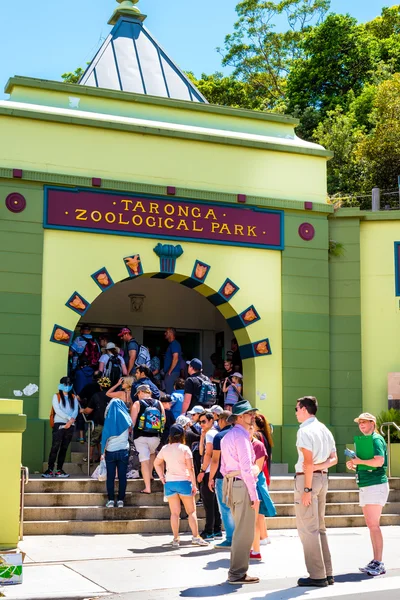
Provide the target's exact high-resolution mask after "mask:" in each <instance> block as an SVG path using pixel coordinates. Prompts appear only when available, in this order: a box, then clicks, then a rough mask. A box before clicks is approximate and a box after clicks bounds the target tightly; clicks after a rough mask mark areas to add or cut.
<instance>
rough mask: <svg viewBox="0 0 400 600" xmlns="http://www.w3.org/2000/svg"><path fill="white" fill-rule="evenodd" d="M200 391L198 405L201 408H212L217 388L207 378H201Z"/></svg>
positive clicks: (215, 399)
mask: <svg viewBox="0 0 400 600" xmlns="http://www.w3.org/2000/svg"><path fill="white" fill-rule="evenodd" d="M200 379H201V382H202V384H201V390H200V394H199V404H201V405H202V406H213V404H215V403H216V401H217V386H216V385H215V384H214V383H212V382H211V381H210V380H209V379H208V377H205V376H204V377H201V378H200Z"/></svg>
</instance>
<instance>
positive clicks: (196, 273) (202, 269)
mask: <svg viewBox="0 0 400 600" xmlns="http://www.w3.org/2000/svg"><path fill="white" fill-rule="evenodd" d="M210 269H211V267H210V265H207V263H205V262H203V261H201V260H196V262H195V263H194V267H193V272H192V278H193V279H195V280H196V281H200V282H201V283H204V281H205V280H206V279H207V277H208V274H209V272H210Z"/></svg>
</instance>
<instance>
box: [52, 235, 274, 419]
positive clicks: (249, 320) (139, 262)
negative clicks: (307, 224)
mask: <svg viewBox="0 0 400 600" xmlns="http://www.w3.org/2000/svg"><path fill="white" fill-rule="evenodd" d="M44 261H45V263H46V264H45V267H46V268H44V273H45V276H44V280H43V303H44V306H43V311H42V314H43V321H42V347H41V357H42V364H41V399H40V416H41V418H47V416H48V412H49V404H50V399H51V394H52V391H53V390H54V387H55V385H56V383H57V381H58V379H59V378H60V377H61V376H62V374H63V373H64V372H65V364H66V359H67V354H68V346H69V344H70V342H71V339H72V335H73V330H74V329H75V326H76V323H77V313H78V314H79V318H80V319H82V320H83V321H84V322H87V320H88V319H87V315H90V312H89V311H92V314H95V308H96V298H98V297H99V296H100V297H101V298H106V296H107V294H108V293H111V294H116V291H115V290H118V288H119V289H121V290H122V289H126V291H127V292H128V294H126V295H125V293H124V294H123V295H124V296H125V299H126V302H128V298H127V297H126V296H129V293H132V294H133V293H134V291H133V290H135V288H136V289H138V290H139V289H140V281H141V280H143V281H144V280H146V278H149V279H156V280H158V281H159V282H160V287H159V293H162V291H161V290H162V284H163V283H165V285H166V286H169V287H171V283H175V284H179V285H180V286H181V288H187V289H186V290H185V291H186V292H189V295H187V299H188V302H189V296H190V297H191V298H194V297H195V295H194V294H195V293H197V294H200V295H201V296H202V297H203V299H204V298H205V299H206V300H207V302H208V303H210V304H211V305H213V306H214V307H215V308H216V309H217V310H218V311H219V313H220V314H221V316H222V317H223V319H224V321H225V322H226V328H227V331H229V330H232V332H233V333H234V335H235V337H236V338H237V340H238V344H239V347H240V353H241V357H242V361H243V375H244V377H245V387H246V395H247V396H248V398H249V399H250V400H251V402H252V403H253V404H254V405H257V406H259V407H260V408H261V409H262V410H263V409H266V410H268V415H269V416H270V418H271V420H272V421H273V422H274V423H276V424H280V423H281V419H282V414H281V397H282V370H281V289H280V280H281V272H280V268H281V260H280V254H279V253H278V252H274V251H269V250H264V249H249V248H236V247H232V248H230V249H229V252H228V253H227V252H226V249H223V248H222V247H220V246H217V245H212V244H207V245H206V244H198V243H191V242H185V243H184V244H182V245H181V246H180V245H178V244H173V245H166V244H164V243H163V242H161V241H160V242H158V240H154V239H143V238H140V239H138V238H130V237H129V238H126V237H118V236H107V235H99V234H98V235H92V234H88V233H71V232H63V231H47V232H46V239H45V257H44ZM127 275H128V277H127ZM124 286H125V287H124ZM136 286H139V287H136ZM165 289H166V288H165ZM171 289H172V288H171ZM174 289H176V290H177V293H176V297H177V298H178V296H179V294H178V290H179V287H178V286H176V288H174ZM139 293H140V292H139ZM117 295H118V294H117ZM172 297H173V294H172ZM101 301H102V300H101ZM114 314H115V315H116V317H115V318H113V319H112V322H113V324H116V325H121V326H122V325H125V324H127V323H126V318H125V317H124V318H123V320H122V319H120V314H118V308H115V310H114ZM90 320H92V319H90ZM146 325H147V324H146ZM165 325H168V326H175V325H174V323H169V324H166V323H164V324H163V326H165ZM139 341H140V340H139ZM229 341H230V340H229ZM49 365H51V369H49V368H48V367H49ZM266 404H268V407H266Z"/></svg>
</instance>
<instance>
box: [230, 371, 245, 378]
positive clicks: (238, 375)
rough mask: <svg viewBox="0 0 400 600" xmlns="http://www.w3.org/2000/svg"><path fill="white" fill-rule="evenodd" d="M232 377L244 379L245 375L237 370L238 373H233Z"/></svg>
mask: <svg viewBox="0 0 400 600" xmlns="http://www.w3.org/2000/svg"><path fill="white" fill-rule="evenodd" d="M231 377H240V379H243V375H242V374H241V373H238V372H236V373H233V374H232V375H231Z"/></svg>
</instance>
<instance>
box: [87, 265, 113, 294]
mask: <svg viewBox="0 0 400 600" xmlns="http://www.w3.org/2000/svg"><path fill="white" fill-rule="evenodd" d="M91 278H92V279H93V281H94V282H95V283H97V285H98V286H99V288H100V289H101V291H102V292H105V291H106V290H108V289H109V288H110V287H112V286H113V285H114V282H113V280H112V278H111V275H110V273H109V272H108V271H107V269H106V268H105V267H103V268H102V269H99V270H98V271H96V273H93V275H91Z"/></svg>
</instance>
